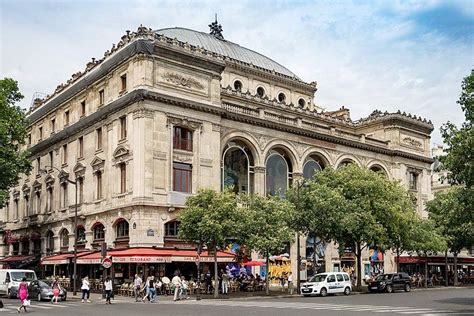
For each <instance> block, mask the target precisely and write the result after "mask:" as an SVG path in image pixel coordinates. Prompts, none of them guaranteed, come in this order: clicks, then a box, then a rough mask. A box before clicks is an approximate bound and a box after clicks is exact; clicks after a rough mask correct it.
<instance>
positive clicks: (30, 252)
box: [28, 240, 35, 255]
mask: <svg viewBox="0 0 474 316" xmlns="http://www.w3.org/2000/svg"><path fill="white" fill-rule="evenodd" d="M34 246H35V243H34V241H33V240H30V251H29V253H28V254H29V255H32V254H33V248H34Z"/></svg>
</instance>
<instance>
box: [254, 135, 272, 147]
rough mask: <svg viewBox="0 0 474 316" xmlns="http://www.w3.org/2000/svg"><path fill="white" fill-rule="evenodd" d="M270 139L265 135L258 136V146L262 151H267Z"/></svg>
mask: <svg viewBox="0 0 474 316" xmlns="http://www.w3.org/2000/svg"><path fill="white" fill-rule="evenodd" d="M269 139H270V138H269V137H267V136H265V135H258V136H257V143H258V146H259V147H260V149H261V150H264V149H265V146H266V145H267V143H268V140H269Z"/></svg>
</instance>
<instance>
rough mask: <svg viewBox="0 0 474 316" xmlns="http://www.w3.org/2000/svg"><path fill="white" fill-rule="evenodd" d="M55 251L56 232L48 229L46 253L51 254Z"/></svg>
mask: <svg viewBox="0 0 474 316" xmlns="http://www.w3.org/2000/svg"><path fill="white" fill-rule="evenodd" d="M53 252H54V233H53V232H52V231H50V230H49V231H48V232H47V233H46V254H47V255H50V254H52V253H53Z"/></svg>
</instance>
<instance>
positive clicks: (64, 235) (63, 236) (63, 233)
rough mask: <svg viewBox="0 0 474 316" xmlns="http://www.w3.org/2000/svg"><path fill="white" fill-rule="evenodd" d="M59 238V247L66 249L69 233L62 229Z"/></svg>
mask: <svg viewBox="0 0 474 316" xmlns="http://www.w3.org/2000/svg"><path fill="white" fill-rule="evenodd" d="M60 238H61V247H62V248H67V247H69V232H68V230H67V229H63V230H62V231H61V234H60Z"/></svg>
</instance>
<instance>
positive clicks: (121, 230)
mask: <svg viewBox="0 0 474 316" xmlns="http://www.w3.org/2000/svg"><path fill="white" fill-rule="evenodd" d="M128 229H129V226H128V222H127V221H126V220H124V219H121V220H120V221H119V222H117V224H115V234H116V235H115V237H117V239H120V238H128Z"/></svg>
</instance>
